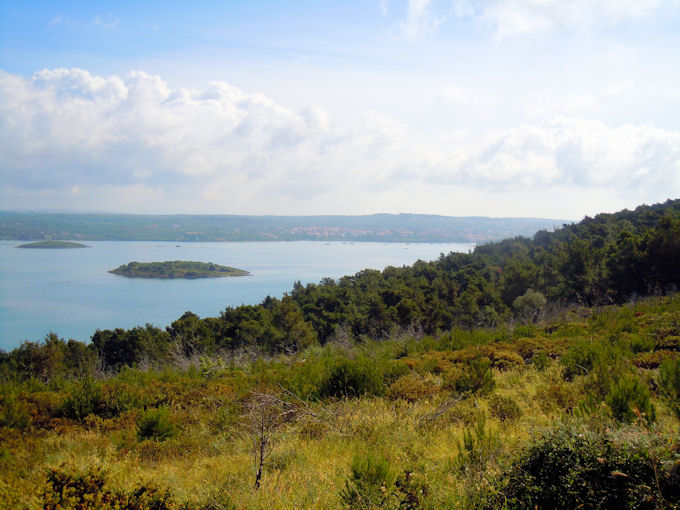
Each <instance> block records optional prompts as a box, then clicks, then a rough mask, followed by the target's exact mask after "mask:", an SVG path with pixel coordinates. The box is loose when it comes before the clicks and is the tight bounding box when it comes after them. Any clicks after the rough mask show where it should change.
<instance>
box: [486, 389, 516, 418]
mask: <svg viewBox="0 0 680 510" xmlns="http://www.w3.org/2000/svg"><path fill="white" fill-rule="evenodd" d="M489 410H490V411H491V416H494V417H495V418H498V419H499V420H501V421H508V420H510V421H512V420H516V419H517V418H519V417H520V416H522V408H521V407H520V406H519V404H518V403H517V401H516V400H515V399H514V398H512V397H503V396H501V395H494V396H493V397H491V399H490V400H489Z"/></svg>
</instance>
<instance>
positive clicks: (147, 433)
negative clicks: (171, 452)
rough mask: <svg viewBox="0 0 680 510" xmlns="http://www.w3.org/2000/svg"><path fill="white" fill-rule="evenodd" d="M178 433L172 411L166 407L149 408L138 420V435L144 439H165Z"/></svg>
mask: <svg viewBox="0 0 680 510" xmlns="http://www.w3.org/2000/svg"><path fill="white" fill-rule="evenodd" d="M177 433H178V429H177V425H175V424H174V423H173V421H172V419H171V418H170V412H169V411H168V410H167V409H164V408H156V409H147V410H146V411H144V412H143V413H142V415H141V416H140V417H139V419H138V420H137V436H138V437H139V438H140V439H142V440H143V439H152V440H154V441H165V440H166V439H172V438H173V437H175V436H176V435H177Z"/></svg>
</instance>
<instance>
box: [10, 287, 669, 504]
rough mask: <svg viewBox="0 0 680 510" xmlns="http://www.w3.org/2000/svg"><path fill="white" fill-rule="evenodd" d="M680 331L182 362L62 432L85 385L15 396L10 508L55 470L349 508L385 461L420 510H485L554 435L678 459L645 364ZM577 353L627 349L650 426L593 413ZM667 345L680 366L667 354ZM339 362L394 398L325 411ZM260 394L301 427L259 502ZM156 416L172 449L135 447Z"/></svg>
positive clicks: (631, 314)
mask: <svg viewBox="0 0 680 510" xmlns="http://www.w3.org/2000/svg"><path fill="white" fill-rule="evenodd" d="M679 325H680V296H678V295H675V296H671V297H667V298H663V299H662V298H654V299H649V300H646V301H643V302H639V303H637V304H635V305H629V306H624V307H612V308H608V309H605V310H604V311H601V312H600V313H596V312H594V310H591V309H585V308H582V309H574V310H572V311H570V312H568V313H565V314H562V315H561V316H560V317H556V318H554V319H552V320H551V321H549V322H547V323H546V324H542V325H541V326H540V327H531V326H520V327H517V328H515V330H514V332H511V331H508V330H476V331H472V332H465V331H454V332H452V333H450V334H445V335H443V336H442V337H440V338H436V339H435V338H432V337H424V338H417V337H413V336H409V335H403V336H400V337H399V338H394V339H391V340H386V341H383V342H368V343H366V344H363V345H362V344H360V345H356V346H352V347H350V346H347V345H344V344H342V343H331V344H328V345H326V346H324V347H318V346H317V347H313V348H311V349H308V350H307V351H305V352H303V353H300V354H299V355H297V356H292V357H291V356H282V357H278V358H273V359H270V360H268V361H262V360H259V361H258V360H256V361H249V360H248V356H247V355H246V354H244V355H243V356H241V357H238V356H236V357H234V356H232V357H231V358H230V359H229V360H222V359H217V358H216V359H212V360H208V359H203V360H201V361H200V362H199V360H178V362H179V363H180V364H181V365H182V366H183V367H184V368H182V369H177V368H175V369H161V370H156V371H154V370H147V371H140V370H132V369H130V370H124V371H123V372H121V373H120V374H119V375H117V376H116V377H110V378H104V379H103V381H102V382H101V383H100V384H102V385H103V386H102V391H103V393H102V395H103V396H102V398H103V402H104V404H100V406H99V408H98V409H100V410H101V409H103V408H104V407H106V406H107V405H108V408H107V409H109V411H103V412H99V413H98V414H101V415H102V416H95V415H89V416H86V417H82V418H80V419H73V418H67V417H64V416H63V415H64V411H63V409H64V408H65V407H64V401H65V400H67V398H68V395H83V394H84V393H87V392H86V391H84V390H83V387H82V383H80V382H72V381H52V382H51V383H49V384H42V383H38V382H35V381H34V382H26V383H5V384H4V386H3V388H2V393H1V395H2V398H3V399H4V402H3V409H4V411H3V412H4V413H5V416H8V415H9V412H8V411H7V409H9V408H10V407H12V406H13V407H12V408H13V409H15V411H16V413H19V414H20V413H21V412H24V413H25V414H26V415H27V416H29V417H30V420H29V422H30V423H29V424H28V426H27V427H26V428H25V430H24V431H23V432H21V431H19V430H17V429H18V428H21V427H19V426H14V427H10V428H7V427H6V428H3V429H2V430H1V431H0V507H14V506H18V505H19V504H25V505H27V506H29V507H31V508H38V507H40V506H41V496H40V494H41V492H42V491H43V490H44V489H45V487H46V486H45V477H46V469H47V468H48V467H59V469H60V470H62V471H63V472H68V473H75V472H83V471H87V470H88V469H89V470H91V469H92V468H93V467H102V468H103V469H104V470H105V471H106V473H107V475H106V476H107V480H108V482H107V483H108V486H109V487H111V488H112V489H116V490H120V491H127V492H130V491H132V490H133V489H134V488H136V487H139V486H140V485H144V484H148V483H152V484H153V485H155V486H158V487H161V488H163V489H168V490H169V491H170V493H171V495H172V499H173V501H175V502H186V503H188V504H189V505H190V506H191V507H194V508H229V507H230V505H234V506H235V507H237V508H293V507H300V508H338V507H340V506H341V499H340V493H341V491H342V490H343V488H344V487H345V484H346V480H347V478H348V476H349V473H350V466H351V464H352V460H353V458H354V457H355V455H360V456H361V455H364V456H365V455H366V452H374V453H376V454H377V455H380V456H382V457H384V458H386V459H387V461H388V462H389V463H390V465H391V467H392V469H393V470H394V471H395V473H403V472H404V471H411V472H413V473H414V475H413V476H414V477H415V480H416V481H419V482H421V483H422V484H424V485H426V486H427V491H426V497H424V498H422V499H421V504H422V505H423V506H424V507H430V508H441V507H446V506H452V507H459V506H468V507H473V506H476V505H479V504H484V501H486V504H489V498H492V497H493V494H494V493H496V492H497V490H498V489H499V487H502V482H501V481H500V480H499V475H500V474H501V473H503V472H507V470H508V468H509V466H510V464H511V463H512V461H513V460H514V459H515V458H516V456H517V454H518V452H521V451H523V450H524V449H525V448H526V447H527V446H528V445H530V444H531V443H532V441H533V440H535V438H536V437H537V436H538V435H540V433H541V431H544V430H546V429H551V428H553V427H554V426H555V424H556V423H560V422H573V421H577V422H579V423H581V424H586V425H587V426H592V428H593V430H595V429H597V430H600V429H606V430H615V431H618V432H620V433H621V434H629V435H630V436H631V437H645V438H648V439H649V440H650V441H651V440H652V439H654V440H659V441H661V442H664V441H665V443H664V448H665V450H666V451H667V452H671V451H676V452H677V451H678V439H677V438H678V435H677V432H678V430H679V429H680V423H679V420H678V417H677V416H676V415H675V414H674V413H673V412H672V411H671V409H670V407H669V405H668V404H669V403H668V401H667V399H665V398H664V397H663V396H662V395H661V394H660V393H659V392H658V387H657V385H656V384H654V381H656V380H658V369H656V368H640V367H638V366H636V364H637V365H640V366H646V367H654V365H655V363H658V360H659V359H661V358H662V357H663V356H664V355H665V356H668V357H673V356H677V354H678V353H677V351H674V350H672V349H674V348H675V346H674V344H673V342H670V343H669V341H668V339H669V338H671V339H672V334H673V333H674V330H673V328H676V327H680V326H679ZM674 334H676V335H677V333H674ZM640 339H641V340H640ZM645 341H646V342H647V343H646V344H645ZM579 342H581V343H582V342H589V343H590V344H592V345H602V346H606V345H612V342H616V343H617V345H619V346H620V347H621V349H620V353H622V359H623V361H622V363H624V364H625V366H626V367H627V368H628V369H629V370H631V371H632V372H633V373H635V374H637V376H638V377H639V378H640V380H642V381H644V382H645V384H646V385H647V386H648V387H650V388H652V389H653V390H654V391H653V393H652V401H653V404H654V405H655V407H656V420H655V421H654V422H653V423H651V424H647V423H646V422H645V420H638V421H637V423H636V422H633V423H631V424H625V423H620V422H617V421H615V420H612V418H611V417H610V416H609V415H610V413H609V410H608V409H607V406H606V405H603V404H602V402H596V403H595V404H596V405H590V407H588V406H587V405H586V406H584V405H583V403H584V402H585V401H586V400H587V399H586V396H587V395H588V394H589V391H591V390H590V389H589V388H592V385H593V377H594V376H593V374H589V375H576V376H575V377H573V379H572V380H567V379H565V377H564V375H565V374H564V363H561V362H560V358H561V357H562V356H564V354H565V353H568V352H573V349H574V347H573V346H574V345H576V344H579ZM640 342H642V343H640ZM664 342H665V343H664ZM638 344H639V345H638ZM579 345H580V344H579ZM669 345H670V348H671V350H666V351H660V350H658V349H659V348H661V347H665V348H668V347H669ZM636 346H637V347H636ZM570 349H571V351H570ZM655 349H656V350H655ZM635 351H640V352H637V353H636V352H635ZM541 353H543V354H546V355H547V361H546V358H545V357H544V356H543V354H541ZM475 355H481V356H482V357H486V358H488V359H490V360H491V361H492V364H493V368H492V374H493V378H494V380H495V383H496V384H495V388H494V389H493V390H492V391H491V392H490V393H486V394H483V393H481V394H479V393H478V394H470V393H464V394H460V392H458V391H456V390H455V384H454V383H453V382H452V381H455V380H456V377H458V376H459V375H460V372H459V371H463V372H465V371H466V370H469V366H470V364H469V360H470V359H471V358H472V357H474V356H475ZM342 359H355V360H362V359H365V360H367V361H366V363H367V364H368V366H369V368H370V369H371V373H383V374H387V375H385V376H384V377H383V378H382V379H381V381H382V383H383V384H384V385H383V386H380V384H378V386H375V387H372V389H371V390H370V391H368V393H367V394H364V395H362V396H359V397H357V398H340V399H338V398H329V397H323V396H320V395H319V391H320V390H319V388H320V387H321V386H320V384H321V383H319V381H320V380H321V379H322V378H320V376H319V373H318V372H319V370H323V369H322V368H319V367H324V366H331V365H332V364H333V363H337V362H338V360H342ZM539 360H541V361H540V362H539ZM654 360H656V361H654ZM541 363H545V364H546V365H547V366H545V367H543V366H541ZM395 367H398V370H396V369H395ZM539 368H540V369H539ZM592 372H593V373H594V372H595V371H594V370H592ZM390 373H391V374H392V375H391V376H390V375H389V374H390ZM457 374H458V375H457ZM282 388H289V389H290V390H291V391H292V392H293V393H287V392H285V391H283V390H282ZM258 394H272V395H277V396H278V397H279V398H280V399H281V400H282V401H285V402H287V404H288V405H289V406H290V407H286V409H295V412H292V413H288V414H286V419H282V420H281V422H280V423H279V424H278V426H277V427H276V428H275V429H274V430H273V432H272V434H271V439H272V445H273V449H272V452H271V455H270V456H269V458H268V459H267V462H266V463H265V471H264V477H263V482H262V487H261V488H260V489H259V490H254V489H253V483H254V477H255V468H254V463H253V454H252V445H253V443H252V440H253V434H252V428H251V426H250V424H251V419H250V416H251V415H252V412H250V411H249V409H250V408H252V403H253V402H255V401H256V400H257V398H258V397H257V395H258ZM294 394H295V395H294ZM298 396H299V397H298ZM499 397H507V398H509V399H511V400H512V401H514V402H515V403H516V404H517V405H518V407H519V409H520V413H519V414H520V415H519V416H514V417H513V416H511V417H509V418H508V419H505V420H501V419H500V417H501V416H502V414H503V413H502V412H501V411H502V409H501V411H499V409H498V408H497V402H498V401H499ZM452 400H453V401H455V403H453V404H452V405H448V406H447V404H446V402H451V401H452ZM10 401H11V402H13V404H11V405H10V404H9V402H10ZM113 401H115V405H113V404H111V402H113ZM107 402H108V404H106V403H107ZM506 402H507V400H506ZM494 403H496V407H494ZM579 403H581V405H580V409H581V410H580V411H579ZM591 404H592V402H591ZM145 407H148V408H155V407H164V408H167V409H168V410H169V416H170V421H171V422H172V423H174V424H175V425H176V426H177V427H178V430H179V432H178V433H177V435H176V436H175V437H174V438H171V439H166V440H162V441H155V440H149V439H145V440H142V439H140V438H139V437H138V434H137V430H138V429H137V424H138V423H140V417H141V416H142V415H143V408H145ZM284 407H285V406H284ZM506 407H507V406H506ZM113 408H115V409H117V410H121V409H122V412H120V413H118V412H117V411H115V412H112V411H110V410H111V409H113ZM60 409H61V410H62V411H60ZM583 409H586V412H584V411H583ZM279 410H280V409H279ZM506 411H507V409H506ZM510 414H513V413H510ZM107 415H113V416H110V417H107ZM480 420H485V422H486V431H487V432H488V434H489V435H490V437H491V438H492V441H491V443H490V444H491V446H490V447H489V449H487V450H486V451H485V452H484V453H483V455H482V457H483V462H482V464H481V465H480V466H478V467H477V468H474V469H473V467H472V463H471V460H470V457H469V456H467V455H466V453H465V449H464V448H463V449H462V450H461V447H460V444H461V441H463V436H464V434H465V432H466V431H467V432H470V431H471V430H473V429H474V427H475V426H476V424H478V423H479V422H480ZM9 421H11V420H8V419H7V418H5V423H8V422H9ZM15 421H16V420H15ZM589 424H590V425H589ZM650 438H651V439H650ZM421 495H422V494H421ZM210 505H212V506H210ZM220 505H221V506H220Z"/></svg>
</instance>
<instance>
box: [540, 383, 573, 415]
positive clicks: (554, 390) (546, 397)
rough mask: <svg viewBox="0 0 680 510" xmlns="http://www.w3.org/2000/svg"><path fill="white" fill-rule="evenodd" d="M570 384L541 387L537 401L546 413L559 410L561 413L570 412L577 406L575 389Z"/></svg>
mask: <svg viewBox="0 0 680 510" xmlns="http://www.w3.org/2000/svg"><path fill="white" fill-rule="evenodd" d="M571 386H572V385H571V384H569V383H554V384H548V385H546V386H539V387H538V389H537V390H536V400H537V401H538V404H539V405H540V406H541V409H543V410H544V411H550V410H551V409H553V408H557V409H559V410H560V411H565V412H569V411H571V410H572V409H573V408H574V406H575V405H576V396H577V394H576V393H575V392H574V388H572V387H571Z"/></svg>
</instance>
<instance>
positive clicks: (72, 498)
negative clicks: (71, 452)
mask: <svg viewBox="0 0 680 510" xmlns="http://www.w3.org/2000/svg"><path fill="white" fill-rule="evenodd" d="M106 485H107V480H106V474H105V473H104V472H103V471H102V470H101V469H98V468H94V469H90V470H87V471H85V472H83V473H78V474H73V473H69V472H66V471H64V470H62V469H50V470H48V472H47V483H46V485H45V488H44V490H43V493H42V495H41V496H42V503H43V508H44V510H58V509H77V510H86V509H93V510H95V509H110V510H113V509H126V510H173V509H178V510H179V509H181V508H186V507H184V506H183V505H177V504H176V503H175V502H174V501H173V500H172V496H171V495H170V492H169V491H167V490H166V491H163V490H160V489H158V488H156V487H153V486H149V485H142V486H140V487H138V488H136V489H135V490H133V491H132V492H130V493H124V492H120V491H116V490H112V489H110V488H108V487H107V486H106Z"/></svg>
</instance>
